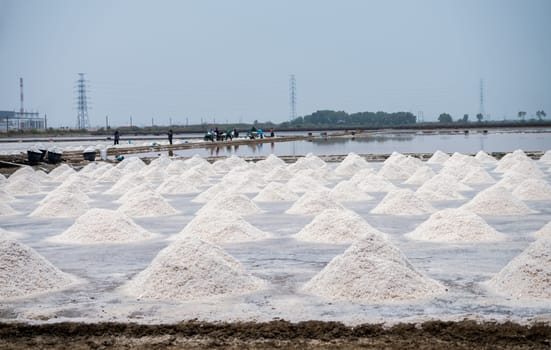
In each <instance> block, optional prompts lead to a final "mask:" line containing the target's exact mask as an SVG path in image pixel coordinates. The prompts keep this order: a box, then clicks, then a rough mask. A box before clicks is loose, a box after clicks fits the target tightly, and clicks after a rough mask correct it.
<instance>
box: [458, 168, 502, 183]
mask: <svg viewBox="0 0 551 350" xmlns="http://www.w3.org/2000/svg"><path fill="white" fill-rule="evenodd" d="M461 183H464V184H467V185H486V184H495V183H496V180H495V179H494V178H493V177H492V176H491V175H490V174H489V173H488V172H487V171H486V169H484V168H472V169H471V170H470V171H469V172H468V173H467V175H465V177H463V179H461Z"/></svg>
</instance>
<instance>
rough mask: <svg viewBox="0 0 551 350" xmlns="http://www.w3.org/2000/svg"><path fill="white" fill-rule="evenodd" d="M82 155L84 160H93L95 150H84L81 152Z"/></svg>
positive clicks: (94, 158)
mask: <svg viewBox="0 0 551 350" xmlns="http://www.w3.org/2000/svg"><path fill="white" fill-rule="evenodd" d="M82 157H83V158H84V160H89V161H91V162H93V161H94V160H96V152H95V151H94V152H84V153H82Z"/></svg>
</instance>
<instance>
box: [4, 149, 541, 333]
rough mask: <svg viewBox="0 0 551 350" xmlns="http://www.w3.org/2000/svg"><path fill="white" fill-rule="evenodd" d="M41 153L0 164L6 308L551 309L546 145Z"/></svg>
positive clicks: (7, 316)
mask: <svg viewBox="0 0 551 350" xmlns="http://www.w3.org/2000/svg"><path fill="white" fill-rule="evenodd" d="M474 153H476V152H473V154H474ZM37 169H38V168H37ZM37 169H33V168H30V167H22V168H21V169H20V170H18V171H16V172H15V173H13V174H11V175H10V176H9V177H7V178H5V179H4V178H0V198H1V202H0V257H1V260H0V266H1V268H0V282H1V283H0V320H3V321H14V320H17V321H27V322H49V321H53V320H55V321H56V322H58V321H85V322H98V321H118V322H140V323H160V322H163V323H167V322H178V321H182V320H191V319H199V320H204V321H236V320H247V321H258V322H262V321H270V320H273V319H285V320H289V321H293V322H295V321H304V320H322V321H341V322H344V323H345V324H351V325H354V324H360V323H377V322H386V323H390V324H392V323H396V322H399V321H411V322H417V321H424V320H427V319H440V320H461V319H463V318H469V319H475V320H500V321H504V320H512V321H517V322H521V323H530V322H534V321H546V322H549V321H551V295H550V294H549V291H550V290H551V241H550V239H551V237H550V235H549V232H551V229H550V228H549V227H550V225H551V224H550V222H551V196H550V195H549V194H550V193H551V191H550V189H551V152H549V151H548V152H546V153H545V154H544V155H543V156H542V157H541V159H540V160H534V159H531V158H529V157H528V156H526V154H525V153H524V152H523V151H521V150H515V151H514V152H511V153H509V154H507V155H506V156H505V157H503V158H502V159H500V160H497V159H493V158H492V157H491V156H489V155H488V154H486V153H485V152H483V151H481V152H479V153H477V154H476V157H475V156H472V155H466V154H462V153H458V152H456V153H445V152H441V151H437V152H434V155H433V157H431V158H430V160H428V161H425V162H423V161H420V160H419V159H416V158H414V157H411V156H406V155H403V154H401V153H399V152H394V153H393V154H392V155H391V156H390V157H389V158H387V159H386V161H384V162H371V161H369V162H368V161H366V160H365V159H364V158H362V157H361V156H359V155H357V154H354V153H349V154H348V156H347V157H346V158H345V159H344V160H343V161H342V162H340V163H333V162H325V161H323V160H322V159H320V158H319V157H317V156H316V155H314V154H308V155H306V156H305V157H302V158H300V159H299V160H298V161H297V162H295V163H291V164H286V163H284V162H283V161H281V159H279V158H278V157H276V156H274V155H270V156H268V157H266V159H265V160H262V161H258V162H256V163H253V162H250V163H249V162H246V161H245V160H243V159H242V158H239V157H237V156H232V157H229V158H226V159H220V160H218V161H216V162H215V163H212V164H211V163H209V162H207V161H205V160H204V159H203V158H201V157H192V158H188V159H185V160H184V159H178V158H177V157H172V158H169V157H166V156H164V155H163V156H160V157H157V158H155V159H154V160H152V161H151V162H150V163H149V164H146V163H144V162H143V161H141V160H140V159H139V158H137V157H129V158H127V159H125V160H123V161H122V162H119V163H104V162H97V163H96V162H90V163H88V164H87V165H86V166H84V167H83V168H82V169H72V168H71V167H70V166H67V165H62V166H59V167H57V168H55V169H54V170H52V171H51V172H49V173H46V172H44V171H42V170H37Z"/></svg>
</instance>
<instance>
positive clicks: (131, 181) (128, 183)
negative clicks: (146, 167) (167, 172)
mask: <svg viewBox="0 0 551 350" xmlns="http://www.w3.org/2000/svg"><path fill="white" fill-rule="evenodd" d="M144 183H148V181H147V180H146V179H145V178H144V177H143V176H141V175H137V174H127V175H124V176H123V177H122V178H120V179H119V180H118V181H117V182H116V183H115V184H114V185H113V186H111V188H110V189H109V190H108V191H106V192H105V194H124V193H126V192H128V191H129V190H131V189H133V188H134V187H137V186H139V185H142V184H144Z"/></svg>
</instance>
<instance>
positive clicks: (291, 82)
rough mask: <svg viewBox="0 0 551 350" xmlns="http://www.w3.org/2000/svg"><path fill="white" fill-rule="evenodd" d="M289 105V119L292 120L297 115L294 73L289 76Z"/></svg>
mask: <svg viewBox="0 0 551 350" xmlns="http://www.w3.org/2000/svg"><path fill="white" fill-rule="evenodd" d="M289 105H290V115H289V120H294V119H296V117H297V82H296V80H295V75H294V74H291V76H290V77H289Z"/></svg>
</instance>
